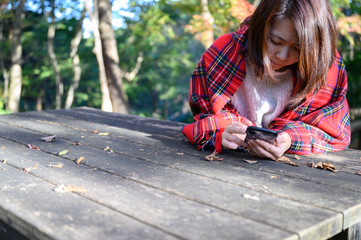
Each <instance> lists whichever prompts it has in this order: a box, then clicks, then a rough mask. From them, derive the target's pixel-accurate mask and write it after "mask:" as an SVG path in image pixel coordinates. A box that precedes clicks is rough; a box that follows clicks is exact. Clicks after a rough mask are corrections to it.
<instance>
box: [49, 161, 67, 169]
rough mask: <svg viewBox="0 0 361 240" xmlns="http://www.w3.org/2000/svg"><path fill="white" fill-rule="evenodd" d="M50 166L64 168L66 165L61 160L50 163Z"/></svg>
mask: <svg viewBox="0 0 361 240" xmlns="http://www.w3.org/2000/svg"><path fill="white" fill-rule="evenodd" d="M48 167H51V168H62V167H64V164H63V163H60V162H55V163H50V164H49V165H48Z"/></svg>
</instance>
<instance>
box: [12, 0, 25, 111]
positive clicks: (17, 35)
mask: <svg viewBox="0 0 361 240" xmlns="http://www.w3.org/2000/svg"><path fill="white" fill-rule="evenodd" d="M25 2H26V0H20V1H19V5H18V7H17V9H16V11H15V17H14V23H13V38H12V41H11V43H12V46H11V61H12V65H11V69H10V91H9V105H8V110H10V111H12V112H18V111H19V102H20V96H21V85H22V70H21V58H22V45H21V30H22V29H21V21H22V19H23V18H24V6H25Z"/></svg>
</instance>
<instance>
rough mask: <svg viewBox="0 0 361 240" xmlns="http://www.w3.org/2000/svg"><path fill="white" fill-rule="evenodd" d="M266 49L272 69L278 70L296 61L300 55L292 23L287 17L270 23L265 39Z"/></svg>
mask: <svg viewBox="0 0 361 240" xmlns="http://www.w3.org/2000/svg"><path fill="white" fill-rule="evenodd" d="M267 51H268V56H269V58H270V60H271V66H272V69H273V70H279V69H281V68H283V67H285V66H289V65H292V64H294V63H297V62H298V58H299V55H300V51H299V46H298V35H297V32H296V29H295V27H294V26H293V23H292V22H291V21H290V20H289V19H288V18H285V19H282V20H280V21H278V22H275V23H273V24H272V27H271V30H270V36H269V39H268V40H267Z"/></svg>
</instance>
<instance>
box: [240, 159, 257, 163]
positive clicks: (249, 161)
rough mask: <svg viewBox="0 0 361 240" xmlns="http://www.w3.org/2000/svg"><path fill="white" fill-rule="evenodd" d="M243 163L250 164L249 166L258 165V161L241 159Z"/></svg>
mask: <svg viewBox="0 0 361 240" xmlns="http://www.w3.org/2000/svg"><path fill="white" fill-rule="evenodd" d="M243 161H245V162H246V163H250V164H254V163H258V161H256V160H246V159H243Z"/></svg>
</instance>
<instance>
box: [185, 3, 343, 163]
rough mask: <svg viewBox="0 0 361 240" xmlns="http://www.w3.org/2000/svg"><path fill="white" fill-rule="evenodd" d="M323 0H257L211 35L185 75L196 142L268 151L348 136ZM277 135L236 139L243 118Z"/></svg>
mask: <svg viewBox="0 0 361 240" xmlns="http://www.w3.org/2000/svg"><path fill="white" fill-rule="evenodd" d="M337 39H338V32H337V28H336V22H335V19H334V17H333V14H332V11H331V8H330V5H329V2H328V1H327V0H262V1H261V3H260V4H259V6H258V7H257V9H256V10H255V12H254V14H253V15H252V16H251V17H249V18H247V19H246V20H245V21H244V22H243V23H242V24H241V26H240V30H238V31H237V32H234V33H230V34H226V35H223V36H221V37H220V38H219V39H217V40H216V41H215V42H214V44H213V45H212V46H211V47H210V48H209V49H208V50H207V51H206V52H205V54H204V55H203V56H202V58H201V60H200V61H199V63H198V65H197V67H196V69H195V71H194V73H193V76H192V78H191V83H190V94H189V102H190V106H191V109H192V112H193V115H194V121H195V122H194V123H192V124H189V125H187V126H185V127H184V128H183V130H182V132H183V134H184V135H185V136H186V137H187V138H188V139H189V141H190V142H191V143H193V144H195V145H196V146H197V147H198V149H204V148H215V150H216V151H217V152H221V150H222V147H223V148H228V149H237V148H239V149H244V150H246V151H247V150H248V151H250V152H252V153H253V154H255V155H257V156H259V157H262V158H269V159H273V160H275V159H278V158H279V157H281V156H282V155H283V154H284V153H285V152H286V153H294V154H304V155H305V154H310V153H326V152H330V151H339V150H343V149H345V148H346V147H347V146H348V144H349V142H350V119H349V113H348V111H349V109H348V104H347V100H346V91H347V76H346V71H345V69H344V65H343V62H342V60H341V57H340V55H339V53H338V52H337V50H336V42H337ZM251 125H256V126H259V127H264V128H268V129H272V130H275V131H277V132H278V133H279V135H278V138H277V140H276V141H275V142H274V143H273V144H270V143H267V142H265V141H262V140H259V139H257V140H250V141H248V142H247V143H246V142H245V141H244V139H245V134H246V128H247V126H251Z"/></svg>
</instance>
